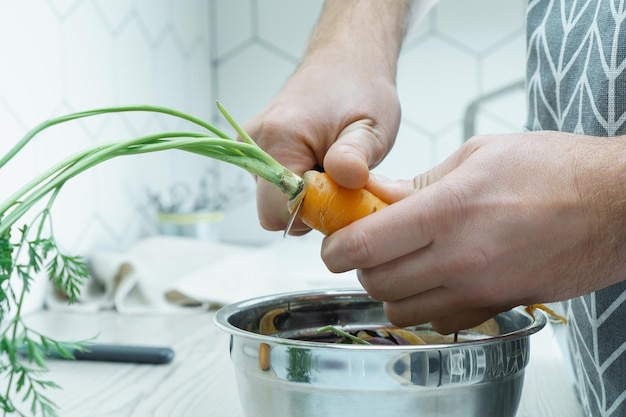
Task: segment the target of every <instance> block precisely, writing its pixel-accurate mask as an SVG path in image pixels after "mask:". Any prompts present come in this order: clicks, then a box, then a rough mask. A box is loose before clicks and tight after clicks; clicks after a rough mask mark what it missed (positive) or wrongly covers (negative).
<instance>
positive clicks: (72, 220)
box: [51, 170, 95, 248]
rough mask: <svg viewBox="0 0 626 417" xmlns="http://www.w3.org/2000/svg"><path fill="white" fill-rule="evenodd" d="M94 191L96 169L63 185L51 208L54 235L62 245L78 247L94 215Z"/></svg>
mask: <svg viewBox="0 0 626 417" xmlns="http://www.w3.org/2000/svg"><path fill="white" fill-rule="evenodd" d="M94 193H95V183H94V170H88V171H86V172H84V173H82V174H80V175H78V176H76V177H74V178H72V179H70V180H69V181H67V182H66V183H65V185H63V188H62V190H61V192H60V193H59V195H58V197H57V198H56V200H55V202H54V205H53V206H52V210H51V212H52V220H53V222H54V237H55V239H56V240H57V242H58V244H59V245H61V247H68V248H75V247H76V246H75V244H76V242H77V240H78V239H79V238H80V237H81V236H82V234H83V233H84V230H85V228H86V227H87V225H88V224H89V222H90V221H91V218H92V216H93V210H94Z"/></svg>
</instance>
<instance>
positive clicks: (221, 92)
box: [215, 44, 294, 121]
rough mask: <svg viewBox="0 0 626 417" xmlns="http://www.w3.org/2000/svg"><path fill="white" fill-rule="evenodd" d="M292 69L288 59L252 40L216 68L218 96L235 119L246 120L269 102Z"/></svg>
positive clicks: (292, 65)
mask: <svg viewBox="0 0 626 417" xmlns="http://www.w3.org/2000/svg"><path fill="white" fill-rule="evenodd" d="M250 63H254V65H250ZM293 70H294V64H292V63H291V62H287V61H285V60H284V59H283V58H282V57H279V56H276V55H275V54H273V53H272V51H270V50H268V49H266V48H263V47H262V46H260V45H258V44H252V45H250V46H249V47H247V48H245V50H242V51H241V52H240V53H238V54H237V55H234V56H232V57H231V58H230V59H228V60H227V61H225V62H223V63H222V64H221V65H220V66H219V67H218V68H217V76H218V77H219V86H218V88H219V89H218V90H217V91H216V92H215V93H216V94H217V99H218V100H220V101H222V102H223V104H224V105H225V106H226V107H227V108H228V109H230V112H231V113H232V114H233V117H235V119H236V120H242V121H245V120H247V119H249V118H251V117H252V116H254V115H255V114H256V113H257V112H259V111H261V110H262V109H263V107H264V106H265V105H266V104H267V103H269V101H270V100H271V98H272V97H273V96H274V95H275V94H276V93H277V92H278V90H279V89H280V88H281V87H282V85H283V84H284V82H285V81H286V80H287V78H288V77H289V75H291V73H292V72H293ZM261 80H262V81H261Z"/></svg>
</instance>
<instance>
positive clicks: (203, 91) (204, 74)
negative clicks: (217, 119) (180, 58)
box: [186, 44, 215, 122]
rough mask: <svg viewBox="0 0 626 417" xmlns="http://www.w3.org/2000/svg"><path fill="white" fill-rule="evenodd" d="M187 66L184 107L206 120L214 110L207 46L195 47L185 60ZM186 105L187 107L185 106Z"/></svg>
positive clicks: (208, 119)
mask: <svg viewBox="0 0 626 417" xmlns="http://www.w3.org/2000/svg"><path fill="white" fill-rule="evenodd" d="M187 67H188V68H189V75H188V77H189V79H188V82H187V86H188V87H187V88H189V90H190V91H189V95H190V97H189V99H188V102H187V103H186V108H188V110H189V111H190V112H191V113H192V114H193V115H194V116H196V117H200V118H202V119H203V120H206V121H208V122H210V121H211V114H213V112H214V110H215V100H214V97H213V89H212V85H211V64H210V61H209V46H208V45H206V44H202V47H200V48H196V49H195V50H194V51H193V53H192V55H191V56H190V57H189V59H188V61H187ZM187 106H188V107H187Z"/></svg>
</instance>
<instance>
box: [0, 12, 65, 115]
mask: <svg viewBox="0 0 626 417" xmlns="http://www.w3.org/2000/svg"><path fill="white" fill-rule="evenodd" d="M26 22H27V23H26ZM0 51H1V53H2V65H0V96H2V97H3V99H4V100H5V102H6V103H7V104H8V105H9V106H10V107H11V108H12V109H13V111H14V112H15V113H16V114H18V115H19V118H20V120H22V121H23V122H24V123H26V125H27V126H28V127H30V126H33V125H34V124H36V123H38V122H39V121H41V120H43V119H45V118H47V117H49V116H50V113H51V112H52V110H53V109H54V107H55V106H56V105H57V104H58V103H59V102H60V100H61V78H62V76H61V70H60V51H61V38H60V31H59V28H58V25H57V17H56V16H55V14H54V13H53V11H51V10H50V8H49V7H46V5H45V4H43V5H42V3H41V2H39V1H34V0H25V1H19V2H2V3H0Z"/></svg>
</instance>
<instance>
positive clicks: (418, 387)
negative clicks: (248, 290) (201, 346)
mask: <svg viewBox="0 0 626 417" xmlns="http://www.w3.org/2000/svg"><path fill="white" fill-rule="evenodd" d="M268 318H269V324H270V325H269V328H270V329H271V332H270V333H271V334H262V333H267V332H268V330H267V329H268ZM495 320H496V322H497V324H498V327H499V329H500V332H499V333H500V334H499V335H497V336H485V335H483V336H481V335H476V334H468V335H466V338H469V339H471V340H467V341H461V342H457V343H440V344H428V345H409V346H406V345H405V346H379V345H371V346H367V345H358V344H335V343H320V342H318V341H311V340H297V339H298V338H303V339H306V338H308V337H309V336H310V335H312V334H315V330H316V329H318V328H320V327H324V326H327V325H334V326H337V327H340V328H342V329H345V330H350V329H356V328H364V327H367V328H379V327H384V326H389V325H390V324H389V322H388V320H387V319H386V317H385V315H384V312H383V307H382V303H381V302H378V301H375V300H373V299H371V298H370V297H369V296H368V295H367V294H366V293H365V292H361V291H355V290H329V291H317V292H310V291H309V292H296V293H287V294H278V295H275V296H266V297H260V298H255V299H252V300H247V301H242V302H239V303H235V304H231V305H229V306H226V307H224V308H222V309H221V310H220V311H218V312H217V314H216V316H215V323H216V325H217V326H218V327H219V328H221V329H223V330H225V331H226V332H228V333H230V335H231V338H230V356H231V359H232V361H233V364H234V368H235V373H236V379H237V385H238V388H239V396H240V400H241V403H242V406H243V409H244V411H245V414H246V416H247V417H276V416H289V417H330V416H349V415H367V416H381V417H409V416H411V417H418V416H419V417H421V416H424V417H425V416H428V417H434V416H438V417H514V416H515V414H516V412H517V408H518V405H519V400H520V396H521V392H522V385H523V381H524V368H525V367H526V365H527V364H528V359H529V342H530V341H529V336H530V335H531V334H533V333H535V332H537V331H538V330H540V329H541V328H542V327H543V326H544V325H545V324H546V316H545V315H543V314H541V313H539V312H538V313H537V314H536V315H535V318H534V319H533V318H532V317H530V316H529V315H528V314H527V313H526V312H525V311H524V310H523V309H513V310H511V311H508V312H505V313H502V314H499V315H498V316H496V317H495ZM426 327H427V326H426ZM261 328H263V331H261Z"/></svg>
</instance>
